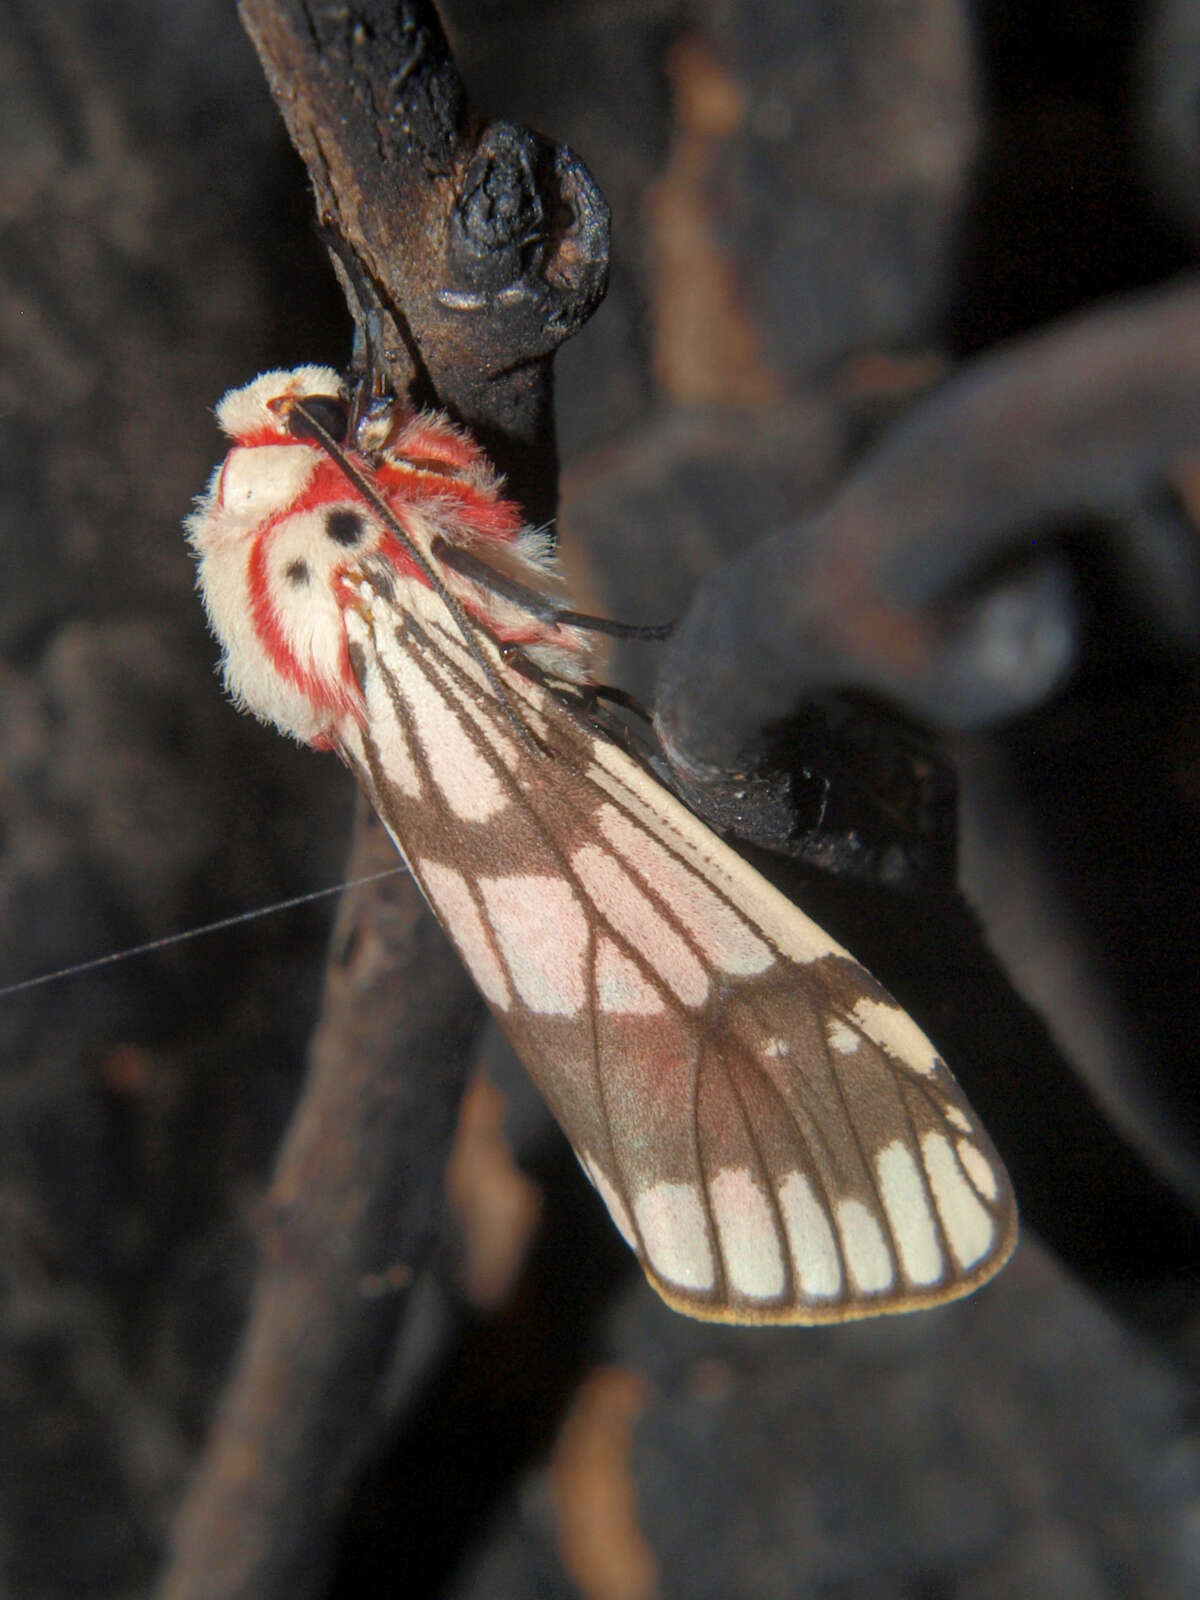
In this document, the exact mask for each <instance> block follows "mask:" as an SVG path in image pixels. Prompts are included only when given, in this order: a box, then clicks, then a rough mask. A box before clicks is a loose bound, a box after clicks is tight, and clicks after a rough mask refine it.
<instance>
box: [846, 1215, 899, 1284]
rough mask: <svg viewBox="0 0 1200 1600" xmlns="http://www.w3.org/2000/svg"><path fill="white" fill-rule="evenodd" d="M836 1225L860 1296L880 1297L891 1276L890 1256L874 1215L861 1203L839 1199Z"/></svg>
mask: <svg viewBox="0 0 1200 1600" xmlns="http://www.w3.org/2000/svg"><path fill="white" fill-rule="evenodd" d="M837 1224H838V1231H839V1233H840V1234H841V1236H842V1248H843V1249H844V1250H845V1252H846V1265H847V1266H848V1267H849V1269H850V1276H851V1277H852V1278H853V1279H854V1282H855V1284H856V1285H857V1286H858V1288H859V1290H860V1291H861V1293H863V1294H881V1293H882V1292H883V1290H885V1289H890V1288H891V1286H892V1278H893V1276H894V1274H893V1270H892V1254H891V1251H890V1250H889V1249H888V1247H887V1245H886V1243H885V1242H884V1237H883V1229H882V1228H881V1227H880V1226H879V1223H878V1221H877V1220H876V1218H875V1216H874V1214H873V1213H872V1212H870V1211H868V1210H867V1208H866V1206H865V1205H864V1204H863V1203H862V1201H861V1200H839V1201H838V1203H837Z"/></svg>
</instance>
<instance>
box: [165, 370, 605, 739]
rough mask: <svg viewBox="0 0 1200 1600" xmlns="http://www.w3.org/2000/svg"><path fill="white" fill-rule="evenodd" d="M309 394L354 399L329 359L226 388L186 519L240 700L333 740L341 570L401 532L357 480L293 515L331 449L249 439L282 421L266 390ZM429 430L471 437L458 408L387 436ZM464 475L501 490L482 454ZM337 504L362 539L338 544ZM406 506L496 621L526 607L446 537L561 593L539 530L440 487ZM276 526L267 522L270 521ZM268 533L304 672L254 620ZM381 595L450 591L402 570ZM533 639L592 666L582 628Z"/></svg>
mask: <svg viewBox="0 0 1200 1600" xmlns="http://www.w3.org/2000/svg"><path fill="white" fill-rule="evenodd" d="M314 396H322V397H324V396H330V397H336V398H342V399H344V398H345V386H344V384H343V382H342V380H341V378H340V377H339V376H338V374H337V373H336V372H334V371H333V370H332V369H331V368H328V367H318V366H309V367H300V368H298V369H296V370H295V371H294V372H268V373H264V374H262V375H261V376H260V377H258V378H256V379H254V381H253V382H252V383H249V384H247V385H246V386H245V387H244V388H241V389H235V390H232V391H231V392H230V393H229V394H227V395H226V396H225V397H224V399H223V400H222V401H221V402H220V404H219V405H218V407H217V420H218V422H219V423H220V425H221V428H222V429H223V431H224V432H225V433H227V434H228V435H229V436H230V438H231V439H232V440H233V448H232V449H231V450H230V451H229V453H228V455H227V456H226V457H225V460H224V462H223V463H222V464H221V465H220V466H219V467H218V468H217V469H216V470H215V472H214V473H213V475H212V477H211V479H210V480H209V483H208V487H207V489H206V490H205V493H204V494H203V495H202V496H201V497H200V499H199V500H198V501H197V504H196V508H195V510H194V511H193V512H192V514H191V515H190V516H189V517H188V518H187V520H186V522H185V524H184V526H185V529H186V531H187V535H188V538H189V540H190V542H191V545H192V548H193V549H194V550H195V552H196V554H197V556H198V558H199V563H198V568H197V575H196V582H197V587H198V588H199V589H200V592H201V595H202V597H203V600H204V606H205V610H206V612H207V614H208V620H209V624H210V626H211V628H212V631H213V633H214V634H215V635H216V637H217V639H218V640H219V642H220V644H221V646H222V652H223V653H222V658H221V673H222V677H223V679H224V683H225V686H226V689H227V691H228V692H229V694H230V695H231V696H232V698H233V700H234V701H235V703H236V704H237V706H238V707H239V708H240V709H243V710H248V711H251V712H253V713H254V715H255V716H257V717H258V718H260V719H261V720H262V721H264V722H267V723H271V724H273V725H274V726H275V727H277V728H279V729H280V730H281V731H282V732H284V733H286V734H288V735H289V736H290V737H292V738H295V739H298V740H299V741H301V742H302V743H305V744H309V743H312V742H313V741H314V740H324V741H326V742H328V741H330V740H331V739H334V738H335V737H336V733H337V727H338V724H339V723H340V722H342V721H343V719H344V717H345V715H346V714H347V712H348V711H349V702H348V701H347V692H346V687H345V680H344V666H345V629H344V621H343V616H342V611H341V606H340V605H339V601H338V599H337V595H336V593H335V583H336V581H337V580H338V579H339V578H341V579H346V580H349V581H351V582H356V581H358V579H359V578H361V577H363V576H364V575H367V574H368V573H369V567H370V558H371V556H372V555H374V554H375V553H376V552H377V551H378V550H379V548H380V546H381V544H382V543H383V542H384V540H385V539H387V538H389V537H390V536H391V532H392V530H390V529H389V528H388V527H387V526H386V525H385V524H383V523H382V522H381V520H380V519H379V517H378V516H377V514H376V513H375V512H374V511H372V510H370V509H369V508H368V507H365V506H364V505H363V503H362V501H361V500H360V499H359V498H357V496H356V495H355V493H354V491H353V489H352V487H351V485H350V484H349V483H347V486H346V499H345V501H344V503H342V504H341V505H339V504H338V503H337V502H330V501H326V502H323V503H322V504H321V505H320V506H319V507H317V508H315V509H312V510H302V511H296V512H293V513H292V514H291V515H288V514H287V513H288V508H289V507H290V506H292V505H294V504H295V503H296V502H297V501H298V500H299V499H300V498H301V496H302V495H303V494H304V492H305V490H306V488H307V487H308V486H309V484H310V482H311V480H312V478H313V476H314V474H315V473H316V472H317V470H318V468H319V467H320V466H321V465H322V463H324V462H325V461H326V460H327V459H328V458H327V457H326V455H325V452H324V451H323V450H322V449H321V448H320V446H319V445H316V444H310V443H307V442H304V441H301V440H293V441H290V442H286V443H285V442H281V443H279V444H273V443H270V442H255V443H250V444H246V443H243V442H242V441H244V440H246V439H250V440H255V439H256V438H258V439H261V436H262V434H263V433H264V432H271V433H276V434H281V433H282V423H281V419H280V414H279V411H278V410H276V409H272V406H271V402H276V403H277V402H278V401H279V400H280V399H286V398H293V399H305V398H311V397H314ZM422 428H424V429H427V430H428V429H430V428H437V429H439V430H440V431H442V432H445V433H449V434H452V435H454V436H455V437H458V438H463V439H465V438H466V436H465V435H463V434H461V433H460V431H459V430H457V429H455V428H453V426H452V424H451V423H450V422H449V419H447V418H443V417H437V416H431V415H428V414H418V415H416V416H414V417H412V418H411V419H409V420H408V421H407V422H406V423H405V424H403V425H402V426H401V427H400V428H399V429H398V431H397V433H396V435H395V438H394V440H393V443H392V446H391V448H392V450H393V451H394V452H395V454H396V455H397V456H400V457H403V455H404V452H405V446H406V444H407V441H408V439H409V438H410V437H419V434H420V430H421V429H422ZM463 476H464V479H465V481H467V482H469V483H470V484H471V485H472V487H474V488H477V489H480V490H482V491H484V492H498V489H499V485H500V480H499V479H498V478H497V476H496V474H495V471H494V469H493V468H492V467H491V465H490V463H488V462H487V460H486V458H485V457H483V456H482V455H481V456H480V457H479V462H478V465H474V464H472V466H471V467H470V468H469V469H468V470H467V471H466V472H465V473H464V475H463ZM339 509H340V510H344V511H345V512H347V513H349V514H351V515H353V516H356V517H358V518H359V519H360V520H361V522H362V524H363V529H364V531H363V534H362V537H361V538H360V539H359V540H358V542H357V543H356V544H355V545H354V546H353V548H351V549H348V548H344V547H343V546H341V545H339V544H337V543H336V542H334V541H333V540H332V539H331V538H330V537H329V534H328V531H327V526H328V520H327V519H328V517H329V513H330V512H331V511H336V510H339ZM397 515H399V516H400V517H401V520H402V524H403V528H404V532H405V534H406V536H407V538H408V539H409V540H410V541H411V543H412V545H413V546H415V548H416V550H417V551H418V552H419V554H420V556H421V557H422V558H423V559H424V561H425V562H426V564H427V565H428V566H429V567H430V568H431V569H432V570H434V571H436V572H438V575H439V577H440V578H441V580H442V582H443V583H444V585H445V587H446V589H447V590H448V591H449V592H450V593H451V594H452V595H453V596H454V597H455V599H456V600H458V601H459V602H460V603H464V604H465V605H466V606H467V607H468V608H470V607H471V606H472V605H475V606H480V605H482V607H483V609H484V612H485V614H486V616H487V618H488V626H489V628H491V629H495V630H496V631H498V632H500V633H502V634H516V635H518V636H519V635H520V634H521V633H522V631H523V630H524V629H526V628H527V627H528V625H529V615H528V612H527V611H526V610H524V609H523V608H522V607H521V606H519V605H516V604H514V603H512V602H510V601H507V600H504V599H502V598H500V597H499V596H497V595H495V594H494V593H489V592H488V591H486V590H484V589H482V588H481V587H480V586H479V585H477V584H475V583H473V582H472V581H471V580H470V579H468V578H465V577H463V576H461V575H460V574H458V573H456V572H454V571H452V570H450V569H446V568H443V567H442V566H441V564H440V563H439V561H438V560H437V557H436V555H435V554H434V548H433V547H434V544H435V542H436V541H437V540H438V539H442V540H444V541H445V542H446V543H448V544H453V545H458V546H461V547H464V548H468V549H471V550H472V551H473V552H474V553H475V554H477V555H479V556H480V557H481V558H482V559H483V560H484V561H485V562H486V563H487V564H488V565H489V566H492V567H493V568H494V569H496V570H498V571H499V572H501V573H503V574H505V575H507V576H509V577H513V578H515V579H517V580H518V581H519V582H521V583H522V584H524V585H525V586H526V587H528V588H531V589H534V590H536V591H537V592H538V593H540V594H543V595H546V596H548V597H555V598H557V597H559V596H560V595H561V592H562V585H561V581H560V579H559V577H558V574H557V571H556V569H555V564H554V558H553V554H552V550H551V547H550V541H549V538H548V536H547V535H546V534H545V533H544V532H542V531H540V530H535V529H532V528H526V529H524V530H523V531H522V532H521V533H520V535H519V536H518V537H517V539H516V540H515V541H514V542H512V543H507V542H504V541H499V540H495V539H489V538H486V537H483V536H480V535H478V534H476V533H475V532H474V531H473V530H472V529H471V528H469V527H467V526H464V524H463V523H462V521H461V519H459V518H458V517H456V516H455V513H454V509H453V505H452V503H449V502H447V503H445V504H442V503H439V502H437V501H436V500H432V499H431V500H428V501H426V502H424V504H423V505H422V506H421V507H420V508H418V507H417V506H415V505H406V506H404V508H403V509H402V510H398V511H397ZM267 524H272V525H271V526H270V529H269V532H267V531H266V525H267ZM264 534H265V542H264V544H263V547H262V555H261V562H262V570H261V571H260V573H259V583H260V587H262V586H264V585H265V594H266V597H269V605H270V610H271V612H272V614H273V617H274V620H275V623H276V625H277V628H278V632H279V635H280V636H281V638H282V640H283V642H284V645H285V646H286V649H287V651H288V653H289V654H290V655H291V656H292V657H294V659H295V661H296V662H297V663H298V664H299V667H300V670H301V674H302V676H303V678H304V679H305V680H306V681H303V682H296V681H294V680H293V678H291V677H289V676H287V675H285V674H284V672H282V671H281V669H280V665H279V663H278V661H276V660H275V659H273V658H272V656H271V653H270V651H269V650H268V648H267V646H266V645H265V643H264V640H263V638H262V634H261V631H260V629H259V627H257V626H256V623H255V615H254V602H253V594H252V584H251V561H252V556H253V552H254V547H255V542H256V540H257V539H258V538H259V537H260V536H262V535H264ZM386 603H387V604H388V605H390V606H391V607H392V609H393V611H394V612H395V615H396V618H397V620H399V618H400V616H401V614H402V613H403V612H404V611H405V610H407V611H409V612H410V613H411V612H420V611H422V610H424V609H425V608H426V606H428V605H431V604H432V605H433V606H434V607H435V608H437V609H438V610H439V612H442V611H444V608H443V606H442V602H441V601H438V600H437V599H436V598H435V596H434V595H433V593H432V591H431V590H429V589H427V588H426V586H425V585H424V584H423V583H422V582H420V581H419V580H415V579H411V578H408V577H401V576H399V575H397V576H396V577H395V580H394V594H393V598H392V600H391V601H389V602H386ZM547 632H548V633H549V630H547ZM524 648H525V650H526V653H527V654H528V655H529V657H530V658H531V659H532V660H533V661H534V662H535V663H536V664H537V665H538V666H539V667H540V668H542V669H543V670H544V671H546V672H548V673H550V674H552V675H555V676H558V677H563V678H567V679H570V680H574V681H580V680H582V679H584V678H586V676H587V672H588V665H589V642H588V641H587V640H586V639H585V638H584V636H582V635H581V634H579V633H578V632H577V631H575V630H561V634H560V637H559V638H558V639H556V638H553V637H547V638H546V639H545V640H541V641H535V642H533V643H530V644H528V645H526V646H525V647H524ZM314 691H316V692H315V693H314ZM314 699H316V700H317V701H318V702H320V701H321V700H322V699H323V700H325V701H329V700H331V699H332V700H333V701H334V702H335V703H336V704H337V706H338V710H337V712H336V714H331V712H330V710H329V709H328V707H327V706H322V705H321V704H319V703H318V704H317V705H314Z"/></svg>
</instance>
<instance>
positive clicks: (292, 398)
mask: <svg viewBox="0 0 1200 1600" xmlns="http://www.w3.org/2000/svg"><path fill="white" fill-rule="evenodd" d="M298 403H299V405H298ZM301 406H302V407H303V411H302V410H301V409H299V407H301ZM305 412H307V413H309V414H310V415H311V416H315V418H316V420H317V421H318V422H319V423H320V425H321V427H322V428H324V430H325V431H326V432H327V433H328V434H330V436H331V437H332V438H333V439H334V440H335V441H336V442H337V443H339V444H340V443H342V442H344V440H345V437H346V429H347V425H348V417H349V404H348V402H347V398H346V386H345V383H344V382H343V380H342V378H341V376H340V375H339V374H338V373H336V372H335V371H334V370H333V368H332V367H297V368H295V370H294V371H292V372H264V373H262V374H261V375H260V376H259V377H257V378H255V379H254V381H253V383H247V384H245V385H244V386H243V387H242V388H240V389H231V390H230V391H229V393H228V394H227V395H226V396H225V398H224V399H223V400H222V401H221V403H220V405H219V406H218V407H217V422H218V423H219V424H220V426H221V428H222V430H223V431H224V432H225V433H227V434H228V435H229V437H230V438H231V439H232V440H233V441H234V443H235V444H239V445H271V444H288V443H296V442H297V441H299V440H305V439H312V438H313V437H315V435H314V434H313V432H312V430H311V428H309V429H308V430H307V432H306V425H305V419H304V413H305Z"/></svg>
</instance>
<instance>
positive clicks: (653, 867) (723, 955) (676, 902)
mask: <svg viewBox="0 0 1200 1600" xmlns="http://www.w3.org/2000/svg"><path fill="white" fill-rule="evenodd" d="M595 820H596V823H597V826H598V827H599V829H600V831H601V833H602V834H603V835H604V837H605V838H606V839H607V840H608V841H609V843H610V844H611V845H612V846H613V847H614V848H615V849H616V850H617V852H618V853H619V854H620V855H621V856H623V857H624V858H625V860H626V862H627V863H628V864H629V865H630V866H631V867H632V868H633V870H634V871H635V872H636V873H637V875H638V877H639V878H641V880H642V882H643V883H644V884H646V885H647V887H649V888H652V889H654V890H655V891H656V892H657V894H659V895H660V896H661V897H662V899H663V900H664V901H665V902H666V904H667V905H668V906H669V907H670V908H671V912H672V914H673V915H674V916H675V917H677V918H678V919H679V921H680V922H681V923H682V924H683V926H684V927H685V928H686V930H687V932H688V933H689V934H690V935H691V937H692V938H693V939H694V940H695V942H696V944H697V946H698V947H699V950H700V953H701V955H702V956H703V957H704V958H705V960H707V961H709V962H710V963H711V964H712V966H713V967H715V968H716V970H717V971H718V972H728V973H733V974H741V975H743V976H744V975H747V974H749V973H752V972H764V971H765V970H766V969H767V968H768V967H769V966H770V965H771V963H772V961H774V959H775V956H774V953H773V951H772V950H771V948H770V947H769V945H767V944H766V943H764V941H763V940H762V939H760V938H759V937H758V935H757V934H756V933H754V932H753V930H752V929H751V927H750V925H749V923H747V922H746V921H745V919H744V918H742V917H740V916H738V914H737V912H736V911H734V910H733V909H732V907H730V906H729V905H728V904H727V903H726V902H725V901H724V900H721V899H720V898H719V897H718V896H717V895H715V894H714V893H713V891H712V890H711V889H710V888H709V887H708V885H707V884H706V883H704V882H703V880H702V879H700V878H698V877H697V876H696V874H695V873H694V872H691V871H689V870H688V869H687V868H686V867H685V866H683V864H682V863H681V862H680V861H679V859H678V858H677V857H676V856H673V855H672V854H671V852H670V851H669V850H667V849H665V848H664V847H663V846H662V845H660V844H659V843H658V842H657V841H656V840H654V839H652V838H651V837H650V835H649V834H648V833H647V832H646V830H645V829H644V828H639V827H638V826H637V825H636V824H635V823H634V822H632V821H631V820H630V819H629V818H628V817H626V816H622V814H621V813H620V812H619V811H618V810H617V808H616V806H613V805H605V806H601V807H600V809H599V811H597V813H596V818H595Z"/></svg>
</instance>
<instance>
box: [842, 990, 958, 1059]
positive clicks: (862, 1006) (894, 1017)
mask: <svg viewBox="0 0 1200 1600" xmlns="http://www.w3.org/2000/svg"><path fill="white" fill-rule="evenodd" d="M853 1015H854V1020H855V1021H856V1022H857V1023H858V1024H859V1026H860V1027H861V1028H862V1031H863V1032H864V1033H865V1034H866V1036H867V1038H868V1039H874V1041H875V1043H876V1044H877V1045H879V1046H880V1047H881V1048H882V1049H884V1050H886V1051H887V1053H888V1055H890V1056H891V1057H892V1059H893V1060H895V1061H902V1062H903V1063H904V1065H905V1066H906V1067H908V1068H909V1069H910V1070H911V1071H913V1072H919V1073H921V1074H922V1076H923V1077H930V1076H931V1075H932V1074H933V1072H934V1071H935V1070H936V1068H937V1064H938V1054H937V1051H936V1050H935V1049H934V1048H933V1046H932V1045H931V1044H930V1042H929V1040H928V1039H927V1038H926V1037H925V1035H924V1034H923V1033H922V1032H921V1030H920V1028H918V1027H917V1025H916V1023H915V1022H914V1021H913V1020H912V1018H911V1017H910V1016H909V1015H908V1014H907V1012H904V1011H901V1009H900V1007H899V1006H898V1005H896V1004H895V1003H894V1002H892V1001H885V1000H873V999H871V998H869V997H866V996H864V998H863V999H861V1000H860V1001H859V1002H858V1004H857V1005H856V1006H855V1007H854V1012H853Z"/></svg>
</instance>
